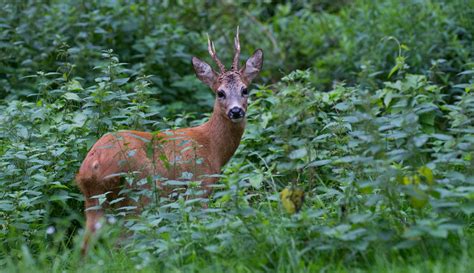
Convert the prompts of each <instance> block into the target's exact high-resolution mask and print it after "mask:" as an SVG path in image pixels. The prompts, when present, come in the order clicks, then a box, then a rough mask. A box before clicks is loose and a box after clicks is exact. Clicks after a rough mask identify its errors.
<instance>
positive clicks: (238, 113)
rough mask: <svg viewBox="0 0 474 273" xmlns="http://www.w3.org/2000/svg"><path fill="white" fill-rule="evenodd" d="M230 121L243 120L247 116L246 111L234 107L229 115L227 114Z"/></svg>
mask: <svg viewBox="0 0 474 273" xmlns="http://www.w3.org/2000/svg"><path fill="white" fill-rule="evenodd" d="M227 115H228V116H229V118H230V119H241V118H243V117H244V116H245V112H244V109H242V108H240V107H237V106H236V107H234V108H232V109H230V110H229V113H227Z"/></svg>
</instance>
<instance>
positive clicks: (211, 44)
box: [207, 34, 225, 73]
mask: <svg viewBox="0 0 474 273" xmlns="http://www.w3.org/2000/svg"><path fill="white" fill-rule="evenodd" d="M207 50H208V51H209V55H211V57H212V59H213V60H214V62H216V64H217V66H218V67H219V69H220V71H221V73H224V72H225V66H224V65H223V64H222V62H221V61H220V60H219V58H218V57H217V53H216V48H215V47H214V42H212V41H211V38H210V37H209V34H207Z"/></svg>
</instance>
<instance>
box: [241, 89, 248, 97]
mask: <svg viewBox="0 0 474 273" xmlns="http://www.w3.org/2000/svg"><path fill="white" fill-rule="evenodd" d="M248 95H249V90H248V89H247V88H244V89H242V96H248Z"/></svg>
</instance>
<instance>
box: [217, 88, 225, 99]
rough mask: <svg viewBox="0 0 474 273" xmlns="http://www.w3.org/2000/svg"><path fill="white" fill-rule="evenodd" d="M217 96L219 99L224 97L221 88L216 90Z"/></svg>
mask: <svg viewBox="0 0 474 273" xmlns="http://www.w3.org/2000/svg"><path fill="white" fill-rule="evenodd" d="M217 97H218V98H219V99H225V93H224V91H222V90H219V91H217Z"/></svg>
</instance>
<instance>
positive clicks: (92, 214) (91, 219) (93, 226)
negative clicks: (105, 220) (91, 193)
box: [81, 197, 104, 256]
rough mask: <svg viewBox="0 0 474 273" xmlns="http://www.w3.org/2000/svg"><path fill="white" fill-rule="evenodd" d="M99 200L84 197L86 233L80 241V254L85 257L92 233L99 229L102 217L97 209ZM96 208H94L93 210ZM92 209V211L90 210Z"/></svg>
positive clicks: (100, 211) (101, 211)
mask: <svg viewBox="0 0 474 273" xmlns="http://www.w3.org/2000/svg"><path fill="white" fill-rule="evenodd" d="M98 205H99V200H97V199H96V198H92V199H91V198H88V197H86V201H85V214H86V231H85V234H84V240H83V241H82V247H81V254H82V256H85V255H86V254H87V249H88V247H89V242H90V240H91V237H92V236H93V235H94V233H95V232H96V231H97V230H98V229H99V228H100V222H99V221H100V219H101V218H102V217H103V216H104V211H103V209H102V208H97V207H98ZM94 207H96V208H94ZM91 208H93V209H91Z"/></svg>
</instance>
